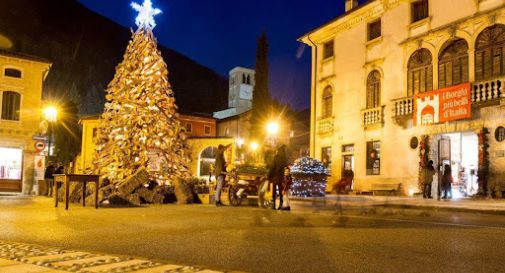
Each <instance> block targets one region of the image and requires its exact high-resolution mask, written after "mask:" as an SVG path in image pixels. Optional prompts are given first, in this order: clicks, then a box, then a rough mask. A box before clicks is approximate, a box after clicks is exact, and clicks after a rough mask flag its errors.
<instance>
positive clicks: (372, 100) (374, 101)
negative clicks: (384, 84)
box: [366, 70, 381, 109]
mask: <svg viewBox="0 0 505 273" xmlns="http://www.w3.org/2000/svg"><path fill="white" fill-rule="evenodd" d="M380 96H381V75H380V73H379V71H377V70H374V71H372V72H371V73H370V74H369V75H368V79H367V87H366V108H367V109H372V108H377V107H379V106H380V100H381V99H380Z"/></svg>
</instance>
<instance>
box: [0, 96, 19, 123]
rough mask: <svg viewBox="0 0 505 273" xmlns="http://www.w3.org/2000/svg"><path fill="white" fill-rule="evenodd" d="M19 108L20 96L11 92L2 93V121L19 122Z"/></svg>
mask: <svg viewBox="0 0 505 273" xmlns="http://www.w3.org/2000/svg"><path fill="white" fill-rule="evenodd" d="M20 108H21V95H20V94H19V93H17V92H13V91H5V92H3V93H2V119H3V120H19V110H20Z"/></svg>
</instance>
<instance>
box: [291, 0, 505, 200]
mask: <svg viewBox="0 0 505 273" xmlns="http://www.w3.org/2000/svg"><path fill="white" fill-rule="evenodd" d="M345 4H346V13H345V14H343V15H342V16H339V17H337V18H336V19H334V20H332V21H331V22H329V23H327V24H325V25H323V26H321V27H319V28H317V29H315V30H313V31H311V32H310V33H307V34H306V35H304V36H303V37H301V38H300V41H302V42H304V43H306V44H307V45H310V46H311V47H312V91H311V106H312V107H311V108H312V111H311V144H310V145H311V155H312V156H314V157H316V158H319V159H321V160H323V162H325V163H326V164H328V166H330V167H331V175H332V176H331V179H330V181H333V182H334V181H337V180H338V179H340V177H341V176H342V174H343V172H344V171H345V170H353V171H354V175H355V179H354V185H353V187H354V190H355V191H358V192H359V191H371V190H373V189H374V187H380V188H384V185H389V186H390V187H391V188H396V186H398V185H400V188H401V191H402V192H403V193H404V194H413V193H415V192H418V191H419V187H418V181H419V169H420V165H423V164H426V161H427V160H429V159H431V160H433V161H434V162H435V167H436V168H438V169H439V170H443V169H444V166H445V165H449V166H451V167H452V170H453V171H452V174H453V177H454V178H455V185H456V188H455V190H454V191H456V192H458V193H461V194H474V193H476V192H477V191H478V190H479V186H481V187H482V185H484V184H482V181H484V180H483V179H485V181H487V187H486V189H481V190H485V191H487V192H488V193H491V194H496V195H500V194H501V192H502V191H505V177H504V172H505V155H504V153H505V142H503V141H504V138H505V137H504V134H505V129H504V127H505V92H504V91H505V90H503V85H504V84H505V51H504V50H503V49H504V48H505V1H503V0H479V1H476V0H407V1H401V0H375V1H368V2H367V3H366V4H363V5H361V6H358V3H357V1H352V0H347V1H346V3H345ZM437 176H438V175H437ZM438 179H439V178H438V177H437V178H436V179H435V183H436V182H437V181H438ZM478 181H481V184H479V183H478ZM329 184H331V183H329ZM434 188H436V187H434Z"/></svg>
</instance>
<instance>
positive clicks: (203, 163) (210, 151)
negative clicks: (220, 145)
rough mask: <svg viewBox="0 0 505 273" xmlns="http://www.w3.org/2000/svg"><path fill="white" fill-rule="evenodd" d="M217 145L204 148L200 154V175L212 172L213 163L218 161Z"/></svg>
mask: <svg viewBox="0 0 505 273" xmlns="http://www.w3.org/2000/svg"><path fill="white" fill-rule="evenodd" d="M216 152H217V148H216V147H212V146H210V147H207V148H205V149H203V151H202V152H201V153H200V156H199V168H198V176H207V175H209V174H210V171H211V167H210V166H211V165H214V163H215V161H216V159H215V158H216Z"/></svg>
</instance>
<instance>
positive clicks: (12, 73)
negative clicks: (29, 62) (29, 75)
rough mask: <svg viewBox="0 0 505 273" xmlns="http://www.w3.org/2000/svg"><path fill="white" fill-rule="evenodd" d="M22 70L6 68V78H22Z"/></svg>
mask: <svg viewBox="0 0 505 273" xmlns="http://www.w3.org/2000/svg"><path fill="white" fill-rule="evenodd" d="M22 75H23V74H22V73H21V70H19V69H15V68H6V69H5V70H4V76H6V77H11V78H21V77H22Z"/></svg>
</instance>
